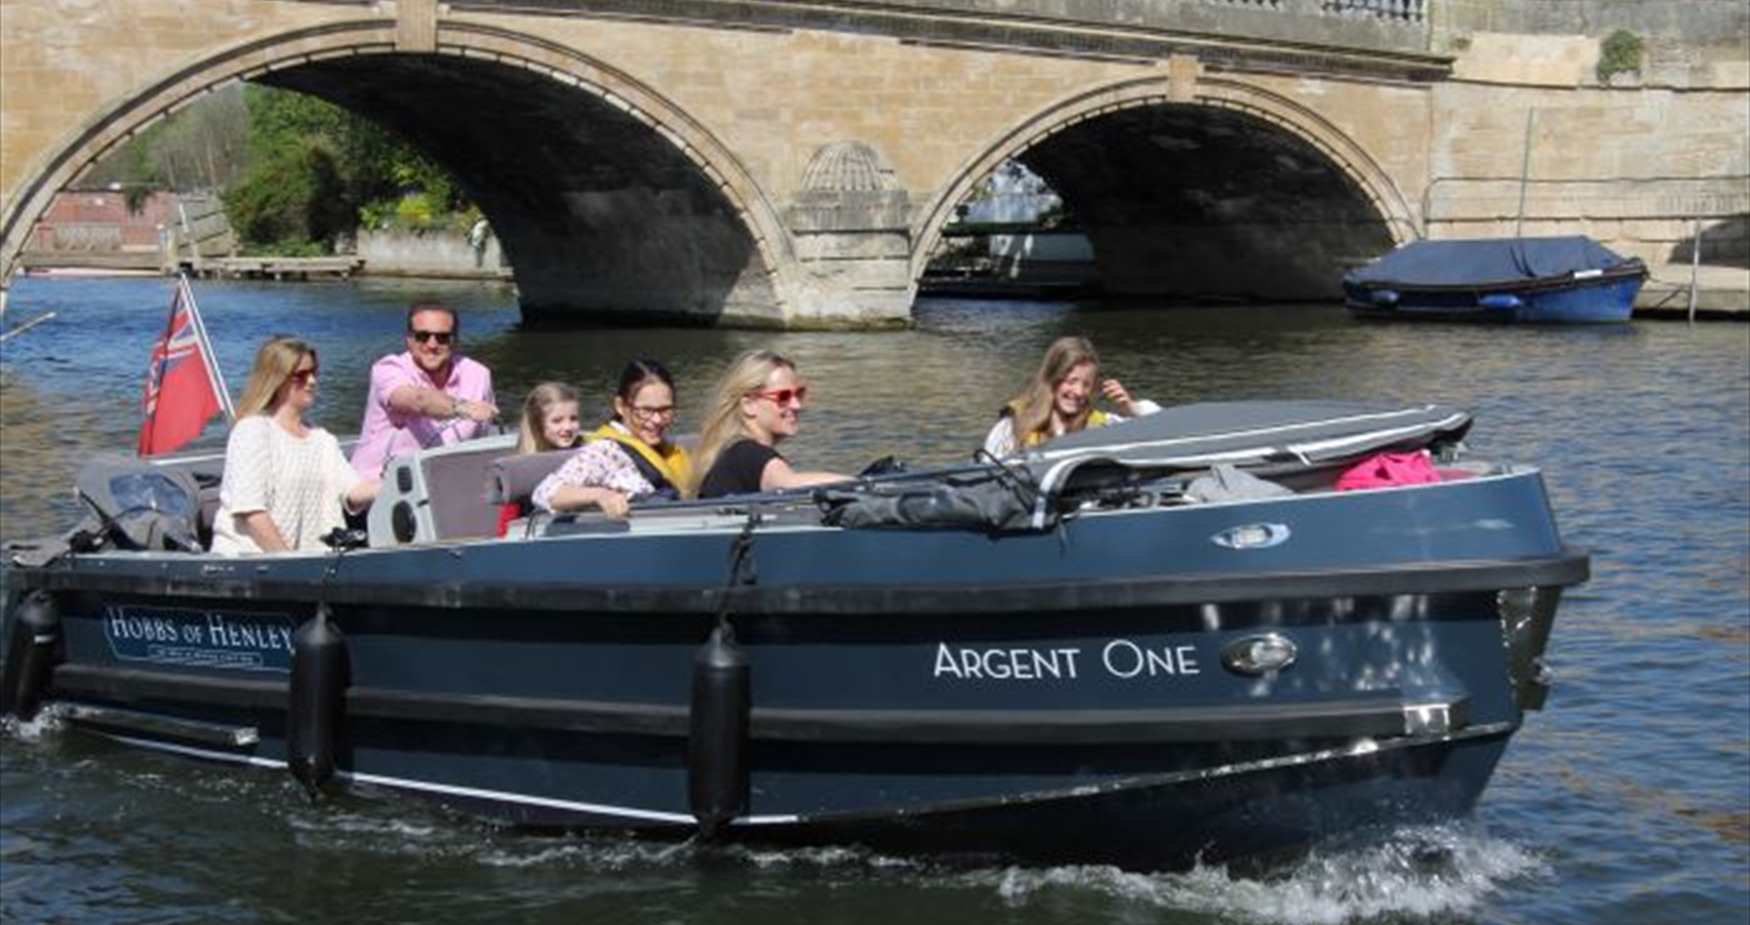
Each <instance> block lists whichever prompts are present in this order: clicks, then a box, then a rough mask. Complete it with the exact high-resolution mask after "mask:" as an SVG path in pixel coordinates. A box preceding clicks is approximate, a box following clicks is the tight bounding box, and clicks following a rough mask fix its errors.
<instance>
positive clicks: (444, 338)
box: [407, 330, 456, 347]
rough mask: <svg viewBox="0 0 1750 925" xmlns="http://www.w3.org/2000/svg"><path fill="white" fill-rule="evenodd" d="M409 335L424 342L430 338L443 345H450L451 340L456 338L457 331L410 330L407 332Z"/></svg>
mask: <svg viewBox="0 0 1750 925" xmlns="http://www.w3.org/2000/svg"><path fill="white" fill-rule="evenodd" d="M407 336H408V337H410V338H412V339H414V340H416V341H419V342H420V343H422V344H423V343H425V342H426V341H428V340H435V341H437V342H438V344H440V345H441V346H445V347H448V346H449V345H450V341H453V340H455V339H456V332H454V331H420V330H409V331H408V332H407Z"/></svg>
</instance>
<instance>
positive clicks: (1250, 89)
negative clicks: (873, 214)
mask: <svg viewBox="0 0 1750 925" xmlns="http://www.w3.org/2000/svg"><path fill="white" fill-rule="evenodd" d="M1177 80H1178V78H1174V77H1171V76H1168V75H1160V76H1150V77H1146V78H1140V79H1136V80H1129V81H1124V82H1121V83H1116V84H1111V85H1107V86H1103V87H1098V88H1095V89H1092V90H1087V91H1083V92H1079V93H1076V94H1074V95H1072V96H1070V97H1067V98H1065V99H1062V100H1060V101H1058V102H1057V103H1054V104H1052V105H1051V106H1048V107H1046V108H1045V109H1043V110H1041V111H1039V112H1037V113H1034V114H1032V115H1030V116H1028V117H1026V118H1025V119H1023V120H1021V121H1020V122H1018V123H1017V124H1015V125H1014V126H1013V127H1011V128H1010V129H1008V130H1007V131H1005V132H1003V133H1002V134H1001V135H1000V136H998V137H997V138H996V139H995V140H994V141H992V142H991V143H990V144H988V145H986V146H985V147H984V148H983V149H982V150H981V151H980V152H979V153H978V154H976V155H974V156H973V157H972V158H970V159H968V160H967V161H965V162H964V163H962V164H961V166H960V167H959V168H958V169H957V170H956V171H955V173H954V175H953V179H952V180H951V181H950V182H949V183H948V184H947V185H946V186H944V187H943V188H942V190H941V191H940V192H938V193H937V194H936V196H935V197H934V198H933V199H932V200H931V201H930V202H929V204H928V205H927V206H926V207H925V208H924V209H922V210H920V211H919V213H918V216H919V218H918V221H917V222H915V223H914V224H913V236H912V238H913V240H914V241H915V242H917V243H916V246H915V249H914V250H913V252H912V267H911V271H912V278H913V279H914V280H916V279H917V278H918V277H919V276H921V275H922V273H923V271H924V267H925V264H926V263H927V262H928V260H929V258H930V254H931V253H932V252H933V251H934V250H935V248H936V246H937V245H938V243H939V242H940V240H941V236H942V229H943V227H944V226H945V225H947V223H948V221H949V220H950V219H951V218H952V217H953V215H954V207H955V206H956V205H957V204H958V203H960V202H961V201H962V200H964V199H965V198H966V196H967V195H969V194H970V193H971V192H972V190H973V187H974V186H975V185H976V184H977V183H979V182H980V181H981V180H983V178H984V177H986V176H987V175H989V174H990V172H991V171H992V170H994V169H996V167H997V166H998V165H1000V164H1002V163H1003V162H1004V161H1006V160H1009V159H1012V158H1015V157H1017V156H1019V155H1020V154H1022V153H1023V152H1025V151H1027V150H1028V149H1031V148H1033V147H1036V146H1038V145H1040V144H1041V143H1042V142H1044V141H1045V140H1046V139H1048V138H1051V137H1052V136H1054V135H1057V134H1059V133H1061V132H1063V131H1065V130H1067V129H1071V128H1073V127H1074V126H1076V125H1078V124H1080V123H1083V122H1086V121H1088V120H1090V119H1096V118H1099V117H1101V116H1106V115H1110V114H1113V113H1118V112H1121V111H1124V110H1129V109H1136V108H1139V107H1151V106H1162V105H1176V106H1186V105H1191V106H1200V107H1207V108H1210V109H1218V110H1227V111H1232V112H1237V113H1241V114H1243V115H1245V116H1248V117H1251V118H1253V119H1256V120H1258V121H1261V122H1264V123H1267V124H1269V125H1271V126H1273V127H1275V128H1277V129H1279V130H1281V131H1283V132H1285V133H1287V134H1288V135H1291V136H1292V137H1294V138H1296V139H1298V140H1300V141H1302V142H1305V143H1306V144H1308V145H1310V146H1311V147H1312V148H1314V149H1315V150H1317V151H1318V152H1319V154H1321V155H1322V156H1323V157H1325V158H1326V159H1327V160H1328V161H1329V162H1330V164H1331V165H1333V166H1334V167H1335V168H1336V169H1337V170H1339V171H1340V172H1341V173H1342V174H1343V175H1344V176H1345V177H1347V178H1348V179H1349V181H1350V182H1352V183H1353V184H1354V186H1355V187H1356V188H1357V189H1358V190H1360V191H1361V193H1362V195H1363V196H1365V197H1366V199H1367V201H1368V203H1369V204H1370V205H1371V206H1372V207H1373V209H1374V210H1375V211H1376V212H1377V213H1378V215H1379V217H1380V219H1381V221H1382V222H1383V224H1384V225H1385V227H1386V228H1387V230H1388V232H1389V234H1390V236H1391V238H1392V240H1393V242H1395V243H1399V244H1401V243H1403V242H1405V241H1408V240H1412V239H1414V238H1417V237H1419V236H1420V235H1419V233H1418V231H1417V225H1416V222H1415V218H1414V215H1415V213H1414V212H1413V211H1412V210H1411V209H1410V207H1409V202H1408V200H1407V199H1406V198H1405V196H1404V195H1403V191H1402V190H1401V189H1400V188H1399V187H1398V185H1397V182H1396V181H1395V180H1393V179H1392V177H1391V175H1390V174H1389V173H1387V172H1386V171H1385V169H1384V168H1383V167H1381V166H1380V164H1379V163H1378V161H1376V160H1375V159H1374V158H1373V157H1372V156H1371V155H1370V154H1368V152H1367V151H1366V150H1365V149H1364V148H1362V146H1361V145H1360V144H1359V143H1357V142H1356V141H1355V140H1354V139H1353V138H1350V137H1349V136H1348V135H1347V134H1346V133H1344V132H1343V131H1342V130H1341V129H1339V128H1338V127H1337V126H1335V125H1334V124H1332V123H1331V122H1330V121H1329V120H1327V119H1325V118H1324V117H1323V116H1321V115H1319V114H1318V113H1317V112H1315V111H1314V110H1312V109H1310V108H1308V107H1306V106H1304V105H1302V104H1300V103H1298V102H1296V101H1295V100H1293V99H1290V98H1288V97H1286V96H1283V95H1281V94H1279V93H1274V92H1272V91H1269V90H1266V89H1263V88H1260V87H1256V86H1253V85H1251V84H1248V83H1245V82H1243V81H1240V80H1235V79H1232V78H1227V77H1211V76H1207V75H1204V76H1201V77H1199V78H1197V79H1196V82H1195V84H1194V87H1193V88H1192V92H1190V93H1183V92H1181V90H1182V87H1181V86H1178V85H1176V82H1177Z"/></svg>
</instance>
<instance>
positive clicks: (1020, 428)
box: [984, 337, 1161, 459]
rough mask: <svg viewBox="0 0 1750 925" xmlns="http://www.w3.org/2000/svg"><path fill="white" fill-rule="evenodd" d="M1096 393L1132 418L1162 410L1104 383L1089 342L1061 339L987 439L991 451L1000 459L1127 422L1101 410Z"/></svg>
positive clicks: (1112, 382)
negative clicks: (1048, 443)
mask: <svg viewBox="0 0 1750 925" xmlns="http://www.w3.org/2000/svg"><path fill="white" fill-rule="evenodd" d="M1096 393H1098V394H1100V395H1104V396H1105V397H1106V400H1108V401H1110V402H1112V404H1114V405H1116V406H1117V407H1118V410H1119V411H1121V412H1123V413H1124V414H1125V415H1128V416H1130V417H1140V416H1142V415H1145V414H1154V413H1155V412H1157V411H1159V410H1161V406H1160V405H1157V404H1155V403H1154V402H1152V401H1149V400H1147V399H1140V400H1138V399H1133V398H1131V397H1130V393H1129V392H1128V391H1125V388H1124V386H1123V385H1122V384H1121V383H1119V381H1118V380H1116V379H1106V380H1101V378H1100V357H1099V355H1098V354H1096V353H1094V345H1093V344H1091V343H1089V342H1088V340H1087V338H1085V337H1060V338H1058V339H1057V340H1055V341H1053V342H1052V344H1051V347H1050V348H1049V349H1047V350H1046V351H1045V360H1044V362H1042V363H1040V364H1039V371H1038V372H1036V373H1034V374H1033V377H1032V378H1031V379H1029V380H1028V381H1027V385H1026V387H1025V388H1023V389H1022V390H1021V393H1020V394H1019V395H1016V396H1015V397H1014V398H1013V399H1011V400H1010V401H1009V403H1008V404H1006V405H1004V406H1003V409H1002V412H1001V413H1000V414H999V415H998V417H997V422H996V424H995V425H994V426H992V427H991V429H990V433H989V434H987V435H986V436H985V438H984V449H985V451H986V452H988V453H990V454H991V455H992V456H995V457H997V458H999V459H1000V458H1002V457H1004V456H1012V455H1014V454H1016V453H1018V452H1020V451H1022V450H1024V449H1029V448H1031V447H1035V446H1038V445H1039V444H1041V443H1044V442H1045V441H1047V440H1050V439H1051V438H1053V437H1061V436H1063V435H1064V434H1073V433H1076V432H1077V431H1081V430H1086V429H1087V428H1089V427H1104V426H1105V425H1107V424H1116V423H1118V422H1119V421H1122V420H1124V418H1123V417H1120V416H1118V415H1116V414H1109V413H1107V412H1105V411H1100V410H1098V409H1096V408H1095V407H1094V395H1095V394H1096Z"/></svg>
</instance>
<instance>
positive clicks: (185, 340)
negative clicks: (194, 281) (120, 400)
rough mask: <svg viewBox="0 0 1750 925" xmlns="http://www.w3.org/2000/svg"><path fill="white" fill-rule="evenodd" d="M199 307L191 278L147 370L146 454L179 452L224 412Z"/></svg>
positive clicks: (143, 451) (142, 449) (142, 441)
mask: <svg viewBox="0 0 1750 925" xmlns="http://www.w3.org/2000/svg"><path fill="white" fill-rule="evenodd" d="M196 311H198V309H196V308H195V306H194V296H193V295H192V294H191V293H189V291H188V284H187V282H181V283H179V284H178V285H177V287H176V296H175V297H174V298H172V299H171V300H170V325H169V327H168V328H166V329H165V331H164V336H162V337H160V338H158V345H157V346H155V347H153V348H152V366H151V368H150V369H148V370H147V371H146V395H145V398H144V399H143V400H142V403H141V409H142V411H143V412H144V414H145V421H144V423H142V424H141V425H140V455H141V456H157V455H159V454H161V453H172V452H175V451H176V449H177V448H178V447H181V446H182V445H183V444H185V443H187V442H189V441H190V440H193V439H194V438H196V437H198V436H200V435H201V431H202V430H203V429H205V428H206V426H207V422H208V421H210V420H212V418H213V415H215V414H218V413H219V411H220V410H222V409H221V407H220V405H219V396H218V395H217V394H215V392H214V389H215V386H214V385H213V374H212V371H211V367H210V361H209V360H208V358H207V355H206V349H205V346H206V345H205V341H204V340H203V339H202V338H201V336H200V332H199V330H198V329H197V327H196V326H197V325H198V324H199V321H198V320H197V319H196V318H195V312H196Z"/></svg>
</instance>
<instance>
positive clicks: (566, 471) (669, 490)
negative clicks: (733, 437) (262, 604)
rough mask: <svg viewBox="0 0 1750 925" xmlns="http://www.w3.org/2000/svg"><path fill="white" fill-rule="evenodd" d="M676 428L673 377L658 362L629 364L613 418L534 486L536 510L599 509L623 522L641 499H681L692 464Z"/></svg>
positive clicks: (633, 362)
mask: <svg viewBox="0 0 1750 925" xmlns="http://www.w3.org/2000/svg"><path fill="white" fill-rule="evenodd" d="M673 424H674V377H673V376H671V375H669V372H668V370H667V369H664V368H663V366H662V364H661V363H658V362H656V361H655V360H633V361H632V362H631V363H628V364H626V369H625V371H624V372H622V373H621V374H620V388H619V390H618V391H617V392H615V394H614V416H613V418H611V419H610V420H609V421H608V422H607V423H605V424H603V425H602V426H601V427H599V428H597V429H596V430H594V431H592V432H591V433H590V434H588V437H589V440H590V443H588V444H587V445H585V446H584V448H583V449H581V450H578V451H577V453H576V454H575V455H573V456H572V457H571V458H570V459H568V460H566V461H565V465H563V466H560V467H559V469H558V470H557V471H555V472H554V473H553V474H552V475H549V476H547V477H546V478H544V479H542V480H541V484H539V485H537V486H535V492H534V495H533V498H532V500H533V501H534V503H535V506H536V507H538V508H541V509H542V510H546V511H577V510H583V509H586V508H591V507H596V508H600V509H601V510H602V512H603V513H605V514H607V515H608V516H610V517H616V518H622V519H623V518H625V517H626V516H627V513H628V510H629V509H630V506H631V502H632V501H633V500H634V499H636V498H644V497H650V496H654V495H659V494H666V495H667V496H669V497H678V495H679V492H680V489H681V486H684V485H687V484H689V479H690V473H691V470H692V463H691V460H690V459H688V457H687V452H686V451H685V450H683V449H681V448H680V447H678V446H676V445H674V444H673V443H672V442H670V440H669V439H668V431H669V428H670V427H671V426H673Z"/></svg>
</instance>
